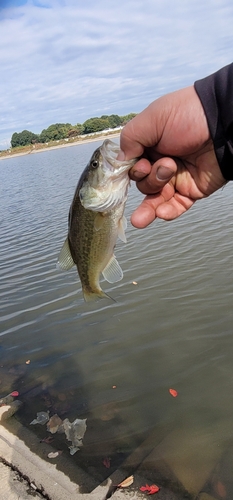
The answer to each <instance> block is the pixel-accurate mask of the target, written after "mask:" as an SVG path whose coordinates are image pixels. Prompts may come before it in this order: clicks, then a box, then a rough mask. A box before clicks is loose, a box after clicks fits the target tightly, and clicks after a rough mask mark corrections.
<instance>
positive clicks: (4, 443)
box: [0, 425, 110, 500]
mask: <svg viewBox="0 0 233 500" xmlns="http://www.w3.org/2000/svg"><path fill="white" fill-rule="evenodd" d="M27 432H29V431H27ZM31 434H32V433H31ZM32 439H35V438H34V435H32ZM0 457H1V458H2V459H3V460H4V461H6V462H7V463H9V464H11V466H12V467H13V468H16V469H17V470H18V471H20V472H21V474H22V475H23V476H26V477H27V478H28V481H29V484H30V483H33V485H35V487H36V488H37V489H38V490H39V491H42V492H43V494H44V497H45V498H46V497H47V498H49V499H50V500H70V499H71V498H72V500H81V499H82V500H87V499H88V500H90V498H92V497H95V498H97V497H96V496H95V494H94V491H95V490H94V491H93V494H92V493H91V494H89V493H82V492H81V490H82V486H85V482H87V484H88V485H89V484H90V480H91V478H90V477H89V476H88V475H87V474H86V473H85V472H84V471H80V470H77V477H78V476H80V475H81V478H82V485H81V487H80V485H77V484H75V483H74V482H72V481H71V480H70V479H69V477H68V476H66V475H65V474H64V473H63V472H62V471H60V470H58V469H57V467H56V464H55V463H50V462H47V461H45V460H43V459H42V458H40V457H39V456H38V455H36V453H34V452H33V451H31V450H30V449H29V448H28V446H26V445H25V443H24V442H23V440H22V439H20V438H19V437H18V436H16V435H14V434H12V433H11V432H9V431H8V430H7V429H6V428H5V427H3V426H2V425H1V426H0ZM77 469H78V468H77ZM5 481H6V477H5ZM94 484H95V483H94ZM109 486H110V484H109V482H108V481H106V485H103V486H101V487H98V488H97V490H98V499H102V498H105V496H106V494H107V492H108V490H109ZM1 489H2V478H1ZM22 498H23V497H22ZM25 498H27V497H25Z"/></svg>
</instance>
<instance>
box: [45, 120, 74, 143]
mask: <svg viewBox="0 0 233 500" xmlns="http://www.w3.org/2000/svg"><path fill="white" fill-rule="evenodd" d="M72 128H73V127H72V125H71V124H70V123H54V124H53V125H50V126H49V127H48V128H46V129H43V130H42V132H41V134H40V136H39V139H40V142H49V141H59V140H60V139H65V138H66V137H68V132H69V130H71V129H72Z"/></svg>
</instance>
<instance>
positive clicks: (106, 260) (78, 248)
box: [58, 139, 137, 301]
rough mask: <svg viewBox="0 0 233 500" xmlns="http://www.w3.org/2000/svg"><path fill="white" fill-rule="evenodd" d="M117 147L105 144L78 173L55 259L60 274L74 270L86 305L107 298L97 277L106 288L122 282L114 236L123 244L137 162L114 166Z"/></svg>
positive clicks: (108, 143)
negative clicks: (130, 173) (64, 235)
mask: <svg viewBox="0 0 233 500" xmlns="http://www.w3.org/2000/svg"><path fill="white" fill-rule="evenodd" d="M119 151H120V148H119V146H118V145H117V144H115V143H114V142H113V141H110V140H109V139H107V140H105V141H104V142H103V144H102V146H100V147H99V148H98V149H96V151H95V152H94V153H93V155H92V157H91V159H90V161H89V163H88V165H87V166H86V168H85V170H84V171H83V173H82V175H81V177H80V179H79V182H78V185H77V188H76V191H75V194H74V198H73V201H72V204H71V207H70V212H69V224H68V236H67V238H66V240H65V243H64V245H63V247H62V249H61V251H60V254H59V257H58V266H59V267H60V268H61V269H64V270H65V269H70V268H71V267H72V266H73V265H76V266H77V269H78V274H79V277H80V280H81V284H82V290H83V295H84V299H85V300H86V301H90V300H95V299H97V298H102V297H108V295H107V294H106V293H104V292H103V290H102V289H101V287H100V284H99V279H100V274H101V273H102V275H103V276H104V278H105V279H106V280H107V281H108V282H109V283H115V282H117V281H120V280H121V279H122V278H123V272H122V269H121V267H120V265H119V264H118V262H117V260H116V257H115V255H114V253H113V251H114V247H115V244H116V240H117V237H119V238H120V239H121V240H122V241H124V242H126V238H125V229H126V219H125V217H124V207H125V202H126V199H127V192H128V187H129V176H128V171H129V169H130V168H131V167H132V166H133V165H134V163H135V162H136V161H137V159H133V160H130V161H119V160H117V155H118V153H119Z"/></svg>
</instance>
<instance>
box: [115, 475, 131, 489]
mask: <svg viewBox="0 0 233 500" xmlns="http://www.w3.org/2000/svg"><path fill="white" fill-rule="evenodd" d="M133 481H134V477H133V476H129V477H127V478H126V479H124V481H122V482H121V483H119V484H118V485H117V486H118V488H127V487H128V486H131V484H133Z"/></svg>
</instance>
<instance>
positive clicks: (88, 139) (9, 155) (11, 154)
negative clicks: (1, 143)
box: [0, 131, 120, 160]
mask: <svg viewBox="0 0 233 500" xmlns="http://www.w3.org/2000/svg"><path fill="white" fill-rule="evenodd" d="M119 136H120V132H119V131H117V132H116V133H114V132H113V133H108V134H100V135H95V136H92V137H86V138H84V139H80V140H78V141H74V142H66V143H62V144H59V143H58V144H56V145H55V144H53V145H52V146H49V145H46V144H45V145H44V146H42V147H40V148H38V149H37V148H36V147H33V146H32V147H31V149H29V150H28V149H25V150H24V151H22V152H18V151H17V152H15V153H14V150H11V152H9V151H8V150H6V152H2V155H0V160H6V159H8V158H16V157H17V156H25V155H28V154H36V153H43V152H44V151H52V150H53V149H59V148H69V147H70V146H79V145H81V144H86V143H89V142H97V141H104V139H107V138H111V139H113V138H114V137H119Z"/></svg>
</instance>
